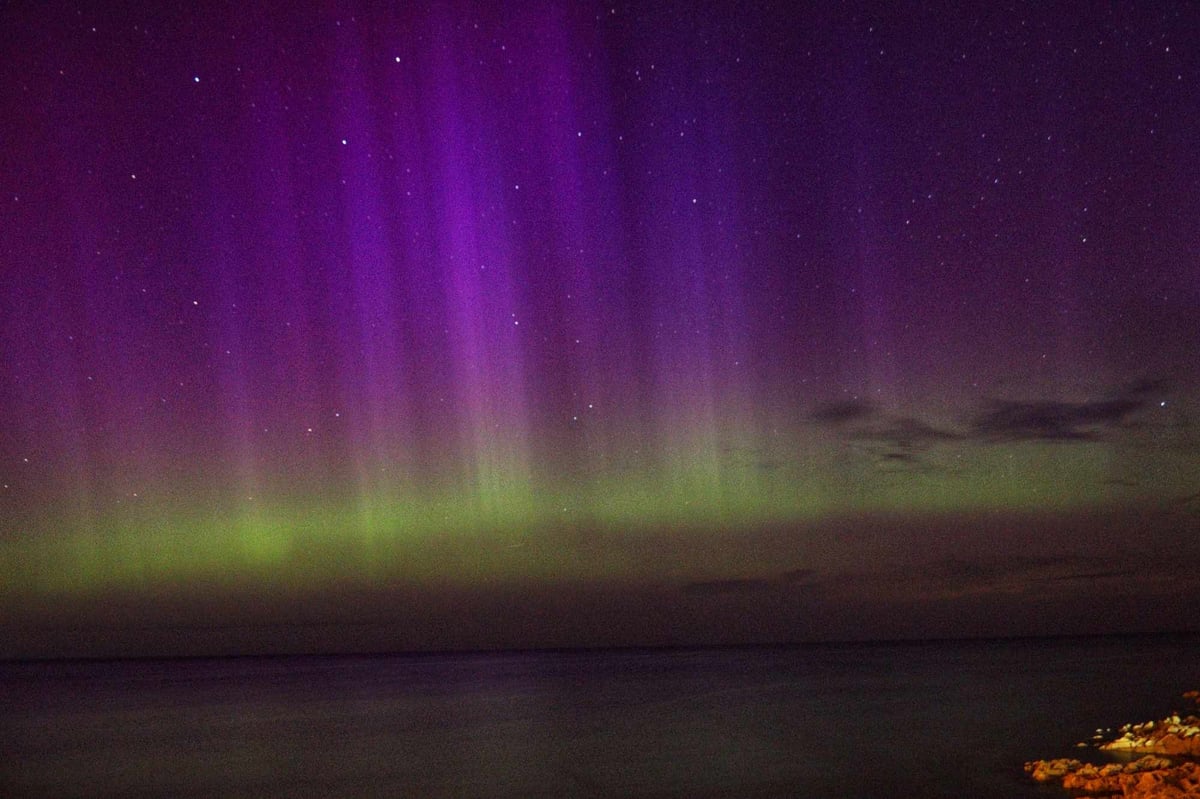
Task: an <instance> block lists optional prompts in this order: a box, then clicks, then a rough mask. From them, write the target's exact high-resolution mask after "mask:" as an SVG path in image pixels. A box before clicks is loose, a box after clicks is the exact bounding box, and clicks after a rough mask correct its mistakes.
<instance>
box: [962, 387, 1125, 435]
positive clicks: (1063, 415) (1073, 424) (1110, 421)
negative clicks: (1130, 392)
mask: <svg viewBox="0 0 1200 799" xmlns="http://www.w3.org/2000/svg"><path fill="white" fill-rule="evenodd" d="M1145 405H1146V401H1145V400H1144V399H1137V398H1133V397H1124V398H1120V399H1109V400H1099V401H1095V402H1053V401H1045V402H993V403H992V405H991V407H990V408H988V410H986V411H984V412H983V413H981V414H980V415H979V416H977V417H976V418H975V419H974V420H973V421H972V423H971V432H972V433H973V434H974V435H975V436H977V437H978V438H981V439H983V440H985V441H1096V440H1099V439H1101V438H1103V436H1104V434H1105V433H1107V432H1109V431H1110V430H1112V429H1113V428H1115V427H1118V426H1120V425H1122V424H1124V423H1125V422H1126V421H1127V420H1128V419H1129V417H1130V416H1132V415H1133V414H1134V413H1136V412H1137V411H1139V410H1141V409H1142V408H1143V407H1144V406H1145Z"/></svg>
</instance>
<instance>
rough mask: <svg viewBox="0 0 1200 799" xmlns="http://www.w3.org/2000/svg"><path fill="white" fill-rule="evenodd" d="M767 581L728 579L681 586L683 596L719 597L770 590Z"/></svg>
mask: <svg viewBox="0 0 1200 799" xmlns="http://www.w3.org/2000/svg"><path fill="white" fill-rule="evenodd" d="M770 587H771V582H770V581H769V580H762V579H756V578H730V579H727V580H698V581H696V582H691V583H686V584H685V585H684V586H683V592H684V593H685V594H695V595H697V596H719V595H722V594H750V593H755V592H757V591H762V590H764V589H767V588H770Z"/></svg>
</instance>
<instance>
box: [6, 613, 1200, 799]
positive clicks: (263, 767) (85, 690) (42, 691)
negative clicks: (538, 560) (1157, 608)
mask: <svg viewBox="0 0 1200 799" xmlns="http://www.w3.org/2000/svg"><path fill="white" fill-rule="evenodd" d="M1195 687H1200V637H1196V636H1172V637H1135V638H1092V639H1043V640H1021V641H993V642H971V643H924V644H882V645H875V644H872V645H839V646H807V647H792V648H770V649H722V650H695V651H661V650H659V651H654V650H650V651H608V652H571V653H514V654H487V655H453V656H443V655H439V656H387V657H290V658H245V659H214V660H174V661H125V662H48V663H7V664H0V796H5V797H22V796H46V797H69V796H113V797H117V796H119V797H139V796H146V797H149V796H154V797H159V796H162V797H191V796H213V797H271V796H289V797H290V796H295V797H356V796H387V797H407V796H413V797H473V796H477V797H493V796H494V797H551V796H553V797H574V796H579V797H590V796H597V797H605V796H639V797H716V796H728V797H743V796H763V797H765V796H780V797H783V796H788V797H792V796H795V797H871V798H872V799H887V797H906V798H907V799H912V798H913V797H917V798H918V799H919V798H921V797H955V799H963V798H964V797H972V799H988V798H990V797H1006V799H1014V798H1016V799H1019V798H1020V797H1042V799H1047V797H1051V796H1055V795H1056V794H1054V793H1053V792H1050V791H1049V790H1048V789H1044V788H1042V789H1039V788H1037V787H1035V786H1033V785H1031V784H1029V783H1028V782H1027V781H1026V778H1025V775H1024V774H1023V773H1022V771H1021V764H1022V762H1023V761H1025V760H1028V759H1032V758H1035V757H1044V756H1051V755H1064V754H1078V751H1077V750H1075V749H1073V748H1072V746H1071V745H1072V744H1073V743H1074V742H1076V741H1079V740H1081V739H1084V738H1088V737H1090V736H1091V735H1092V734H1093V733H1094V732H1095V729H1096V728H1097V727H1109V726H1116V725H1118V724H1121V723H1124V722H1125V721H1145V720H1148V719H1150V718H1158V717H1162V716H1163V715H1165V714H1166V713H1167V712H1169V711H1170V710H1172V709H1174V708H1181V707H1183V706H1184V703H1183V702H1182V701H1181V700H1180V699H1179V694H1180V693H1182V692H1183V691H1184V690H1186V689H1189V688H1195Z"/></svg>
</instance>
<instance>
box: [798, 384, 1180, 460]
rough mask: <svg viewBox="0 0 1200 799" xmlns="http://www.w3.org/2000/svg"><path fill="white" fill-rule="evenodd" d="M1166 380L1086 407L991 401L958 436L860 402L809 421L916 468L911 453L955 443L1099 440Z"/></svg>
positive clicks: (1128, 423)
mask: <svg viewBox="0 0 1200 799" xmlns="http://www.w3.org/2000/svg"><path fill="white" fill-rule="evenodd" d="M1169 386H1170V381H1169V380H1167V379H1166V378H1149V377H1147V378H1141V379H1139V380H1136V381H1134V382H1132V383H1128V384H1126V385H1124V386H1121V387H1120V388H1118V389H1117V390H1115V391H1113V392H1111V393H1110V394H1109V395H1108V396H1107V397H1106V398H1104V399H1100V400H1090V401H1086V402H1064V401H1060V400H1015V401H1014V400H992V401H991V402H989V403H988V405H987V406H986V407H985V409H984V410H983V411H982V412H981V413H979V414H977V415H976V416H975V417H974V418H973V419H971V420H970V421H969V422H968V423H967V425H966V427H965V429H963V430H962V431H958V430H951V429H946V428H942V427H936V426H934V425H931V424H929V423H928V422H925V421H923V420H921V419H918V418H915V417H912V416H897V417H889V416H886V415H884V414H882V413H881V412H880V411H879V410H878V409H877V408H876V407H875V406H874V405H872V404H871V403H868V402H862V401H848V402H834V403H828V404H825V405H820V406H817V408H816V409H814V410H813V412H812V413H811V414H810V415H809V419H810V421H813V422H815V423H817V424H820V425H825V426H828V427H832V428H834V429H836V430H837V431H838V432H839V433H841V434H842V435H844V436H846V437H847V438H849V439H851V440H854V441H860V442H868V443H869V444H872V445H877V448H876V451H875V452H874V454H875V455H876V456H878V457H879V458H880V460H881V462H886V463H890V464H892V465H914V466H915V465H920V461H919V459H918V458H916V457H915V453H920V452H923V451H925V450H927V449H929V448H930V447H932V446H934V445H936V444H940V443H947V442H954V441H964V440H973V441H984V442H988V443H998V442H1006V441H1066V442H1070V441H1081V442H1086V441H1099V440H1102V439H1104V438H1105V437H1106V436H1107V435H1108V434H1109V433H1111V432H1112V431H1114V430H1117V429H1120V428H1130V427H1134V426H1136V424H1137V420H1136V419H1135V418H1134V417H1135V416H1136V415H1137V414H1138V413H1139V412H1140V411H1142V410H1144V409H1145V408H1146V407H1148V406H1149V405H1150V404H1151V402H1152V400H1154V399H1157V398H1158V397H1159V396H1161V395H1162V393H1163V392H1164V391H1166V390H1168V389H1169Z"/></svg>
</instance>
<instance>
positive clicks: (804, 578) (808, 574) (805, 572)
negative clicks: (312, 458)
mask: <svg viewBox="0 0 1200 799" xmlns="http://www.w3.org/2000/svg"><path fill="white" fill-rule="evenodd" d="M816 574H817V573H816V572H815V571H813V570H812V569H792V570H790V571H785V572H784V573H783V574H781V575H779V581H780V582H781V583H806V582H808V581H809V580H811V579H812V578H814V577H815V576H816Z"/></svg>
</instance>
